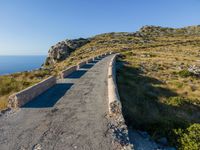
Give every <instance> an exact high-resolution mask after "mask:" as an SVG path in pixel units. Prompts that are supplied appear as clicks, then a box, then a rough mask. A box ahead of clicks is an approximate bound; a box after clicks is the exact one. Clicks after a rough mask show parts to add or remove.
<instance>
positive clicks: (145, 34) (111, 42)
mask: <svg viewBox="0 0 200 150" xmlns="http://www.w3.org/2000/svg"><path fill="white" fill-rule="evenodd" d="M199 35H200V25H198V26H189V27H185V28H179V29H176V28H167V27H160V26H144V27H142V28H141V29H140V30H139V31H137V32H132V33H127V32H119V33H115V32H113V33H105V34H100V35H97V36H94V37H91V38H90V39H84V38H79V39H73V40H64V41H61V42H58V43H57V44H55V45H54V46H52V47H51V48H50V49H49V52H48V57H47V58H46V61H45V65H46V66H48V65H54V64H56V63H58V62H61V61H63V60H65V59H66V58H67V57H69V56H70V54H71V53H72V52H74V51H75V50H77V49H82V48H84V49H85V50H84V51H91V50H92V51H95V50H97V51H98V50H99V49H101V48H105V49H106V48H107V49H108V48H111V49H114V50H115V49H116V48H117V49H118V50H119V48H121V49H124V50H126V47H128V45H131V44H140V45H142V44H145V43H153V42H154V41H155V40H156V39H155V38H156V37H162V36H168V37H177V36H199ZM118 46H119V47H118Z"/></svg>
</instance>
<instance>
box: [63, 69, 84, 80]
mask: <svg viewBox="0 0 200 150" xmlns="http://www.w3.org/2000/svg"><path fill="white" fill-rule="evenodd" d="M86 72H87V70H76V71H74V72H73V73H71V74H70V75H68V76H67V77H66V78H71V79H77V78H80V77H82V76H83V75H84V74H85V73H86Z"/></svg>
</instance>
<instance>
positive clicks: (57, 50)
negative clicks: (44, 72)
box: [45, 38, 89, 65]
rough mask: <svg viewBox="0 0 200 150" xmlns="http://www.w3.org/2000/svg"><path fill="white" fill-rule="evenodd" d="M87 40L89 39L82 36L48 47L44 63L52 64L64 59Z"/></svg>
mask: <svg viewBox="0 0 200 150" xmlns="http://www.w3.org/2000/svg"><path fill="white" fill-rule="evenodd" d="M88 42H89V40H88V39H84V38H79V39H74V40H64V41H61V42H58V43H57V44H56V45H54V46H51V48H50V49H49V52H48V57H47V58H46V61H45V65H53V64H55V63H57V62H59V61H62V60H65V59H66V58H67V57H68V56H69V55H70V54H71V52H73V51H75V50H76V49H77V48H79V47H81V46H83V45H85V44H86V43H88Z"/></svg>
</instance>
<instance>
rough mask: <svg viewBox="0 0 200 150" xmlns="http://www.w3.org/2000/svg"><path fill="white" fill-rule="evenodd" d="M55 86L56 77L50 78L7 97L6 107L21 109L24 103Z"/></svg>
mask: <svg viewBox="0 0 200 150" xmlns="http://www.w3.org/2000/svg"><path fill="white" fill-rule="evenodd" d="M55 84H56V77H54V76H50V77H49V78H47V79H45V80H43V81H41V82H39V83H37V84H35V85H33V86H31V87H28V88H26V89H24V90H22V91H20V92H18V93H15V94H13V95H11V96H10V97H9V100H8V107H10V108H18V107H21V106H23V105H25V104H26V103H28V102H29V101H31V100H32V99H34V98H35V97H37V96H39V95H40V94H42V93H43V92H45V91H46V90H48V89H49V88H51V87H52V86H53V85H55Z"/></svg>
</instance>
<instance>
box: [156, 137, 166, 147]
mask: <svg viewBox="0 0 200 150" xmlns="http://www.w3.org/2000/svg"><path fill="white" fill-rule="evenodd" d="M158 143H160V144H162V145H167V144H168V141H167V138H166V137H162V138H160V139H158Z"/></svg>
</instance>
